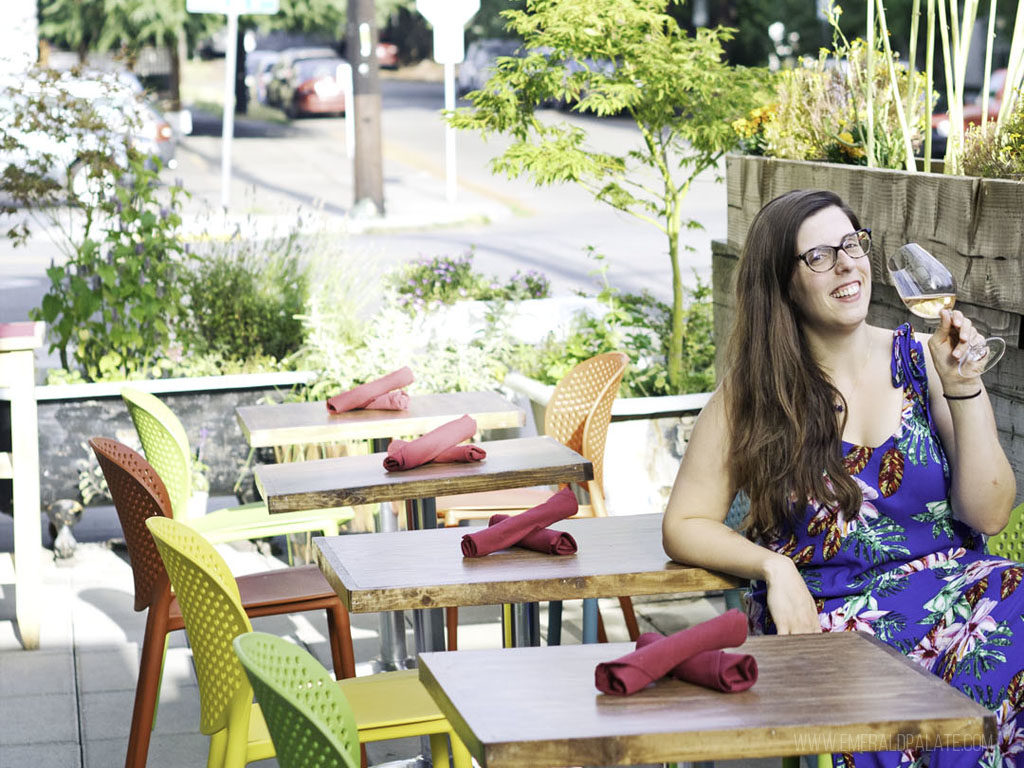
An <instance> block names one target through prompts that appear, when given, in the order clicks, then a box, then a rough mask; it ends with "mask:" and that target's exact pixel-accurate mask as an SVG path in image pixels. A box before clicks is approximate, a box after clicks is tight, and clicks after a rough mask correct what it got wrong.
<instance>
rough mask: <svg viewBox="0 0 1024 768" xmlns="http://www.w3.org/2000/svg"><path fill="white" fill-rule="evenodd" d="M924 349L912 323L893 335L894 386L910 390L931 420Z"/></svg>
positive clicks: (892, 370) (903, 326)
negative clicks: (915, 335) (916, 336)
mask: <svg viewBox="0 0 1024 768" xmlns="http://www.w3.org/2000/svg"><path fill="white" fill-rule="evenodd" d="M924 354H925V353H924V347H922V346H921V342H919V341H918V340H917V339H916V338H915V337H914V330H913V328H911V327H910V323H904V324H903V325H901V326H900V327H899V328H897V329H896V330H895V331H893V335H892V362H891V364H890V370H891V373H892V385H893V386H894V387H900V388H902V389H903V390H904V391H906V390H908V389H909V390H910V391H911V392H912V393H913V395H914V399H915V400H916V401H917V402H918V403H919V404H920V405H921V406H922V407H923V408H924V411H925V413H927V414H928V417H929V421H930V420H931V409H930V408H929V406H928V369H927V367H926V363H925V357H924Z"/></svg>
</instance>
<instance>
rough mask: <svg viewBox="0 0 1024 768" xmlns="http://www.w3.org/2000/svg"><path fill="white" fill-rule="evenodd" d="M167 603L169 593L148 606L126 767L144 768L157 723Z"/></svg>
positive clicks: (164, 646) (165, 641) (165, 634)
mask: <svg viewBox="0 0 1024 768" xmlns="http://www.w3.org/2000/svg"><path fill="white" fill-rule="evenodd" d="M170 600H171V594H170V591H169V590H168V591H167V593H166V598H161V599H158V600H157V601H156V602H155V603H154V604H153V605H151V606H150V607H149V612H148V613H147V614H146V630H145V635H144V636H143V640H142V654H141V659H140V662H139V678H138V681H137V682H136V684H135V704H134V705H133V707H132V724H131V731H130V732H129V735H128V754H127V755H126V756H125V761H124V765H125V768H145V765H146V758H147V756H148V754H149V739H150V732H151V731H152V730H153V726H154V724H155V722H156V705H157V699H158V697H159V695H160V680H161V677H162V674H163V665H164V651H165V649H166V648H167V606H168V605H169V603H170Z"/></svg>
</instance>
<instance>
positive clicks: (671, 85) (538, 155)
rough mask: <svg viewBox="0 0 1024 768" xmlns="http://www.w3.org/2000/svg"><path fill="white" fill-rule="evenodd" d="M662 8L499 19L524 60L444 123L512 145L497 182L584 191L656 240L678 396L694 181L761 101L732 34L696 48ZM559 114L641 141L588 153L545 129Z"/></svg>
mask: <svg viewBox="0 0 1024 768" xmlns="http://www.w3.org/2000/svg"><path fill="white" fill-rule="evenodd" d="M665 8H666V2H665V0H526V3H525V10H508V11H505V12H504V13H503V15H504V17H505V18H506V19H507V20H508V28H509V29H510V30H511V31H512V32H514V33H516V34H517V35H519V36H521V37H522V39H523V41H524V48H525V50H527V51H529V53H528V54H527V55H526V56H524V57H521V58H519V57H504V58H499V59H498V62H497V65H496V69H495V71H494V74H493V75H492V76H491V78H490V80H489V81H488V82H487V84H486V86H485V87H484V88H483V89H482V90H480V91H475V92H473V93H471V94H469V99H470V101H472V103H473V106H472V108H468V109H460V110H457V111H455V112H454V113H453V114H450V115H449V117H448V119H449V122H450V124H452V125H454V126H455V127H456V128H460V129H465V130H474V131H479V132H480V133H482V134H484V135H490V134H495V133H498V134H504V135H507V136H508V137H510V138H511V143H510V145H509V146H508V148H507V149H506V150H505V151H504V153H503V154H502V155H500V156H499V157H497V158H496V159H495V160H494V161H493V164H492V167H493V169H494V171H495V172H498V173H504V174H506V175H508V176H510V177H518V176H520V175H523V174H526V175H528V176H529V177H531V178H532V180H533V181H534V182H535V183H537V184H554V183H561V182H567V181H571V182H575V183H578V184H580V185H581V186H583V187H584V188H586V189H587V190H588V191H590V192H591V193H592V194H593V195H594V197H595V199H596V200H598V201H600V202H603V203H607V204H608V205H611V206H612V207H614V208H617V209H619V210H622V211H625V212H627V213H630V214H632V215H634V216H636V217H638V218H639V219H641V220H643V221H646V222H648V223H650V224H651V225H652V226H655V227H657V228H658V229H659V230H661V232H662V233H663V234H664V235H665V238H666V243H667V250H668V256H669V262H670V266H671V271H672V288H673V299H672V314H671V319H672V323H671V330H670V333H669V337H668V338H669V340H668V347H669V353H668V382H669V387H670V389H671V390H674V391H681V390H682V388H683V387H684V386H685V383H684V378H685V377H684V371H683V361H682V355H683V343H684V342H683V339H684V334H685V291H684V286H683V279H682V274H681V271H680V265H679V248H680V245H679V234H680V232H681V230H682V229H683V228H691V229H692V228H698V227H699V226H700V224H699V223H698V222H696V221H695V220H691V219H688V218H687V217H686V216H685V213H684V208H683V201H684V199H685V197H686V194H687V192H688V191H689V189H690V186H691V184H692V183H693V181H694V179H696V178H697V176H699V175H700V174H702V173H704V172H706V171H708V170H709V169H712V168H714V167H715V166H716V164H717V163H718V161H719V159H720V158H721V156H722V154H723V153H724V152H726V151H728V150H730V149H732V148H734V147H735V146H736V145H737V143H738V140H739V139H738V137H737V135H736V133H735V132H734V131H733V130H732V128H731V127H730V124H731V123H732V122H733V121H734V120H736V119H738V118H740V117H742V116H743V115H745V114H747V113H748V112H749V110H750V109H752V108H753V107H754V106H755V105H756V104H757V103H758V102H759V101H764V99H762V98H760V93H761V85H760V82H759V77H758V75H759V73H758V72H756V71H754V70H747V69H743V68H736V67H731V66H729V65H728V64H727V63H726V62H725V61H724V60H723V43H725V42H726V41H728V40H730V39H731V38H732V35H733V30H730V29H726V28H717V29H698V30H697V31H696V32H695V33H694V35H693V36H690V35H689V34H688V33H687V32H686V31H685V30H684V29H682V28H681V27H680V26H679V24H678V23H677V22H676V21H675V19H674V18H673V17H672V16H671V15H669V14H667V13H666V12H665ZM553 102H554V103H565V104H568V105H570V106H571V108H572V109H573V110H574V111H576V112H580V113H590V114H595V115H611V114H622V115H625V116H627V117H628V118H630V119H632V120H633V121H634V123H635V124H636V126H637V128H638V129H639V132H640V138H641V141H640V143H639V145H638V146H632V147H624V148H623V150H622V152H621V153H620V154H609V153H607V152H600V151H596V150H594V149H591V148H589V147H588V146H587V134H586V131H585V130H584V129H583V128H580V127H579V126H577V125H572V124H569V123H567V122H564V121H561V122H559V121H549V120H543V121H542V120H540V119H538V117H537V115H536V114H535V113H536V110H537V108H538V107H540V106H542V105H544V104H549V103H553Z"/></svg>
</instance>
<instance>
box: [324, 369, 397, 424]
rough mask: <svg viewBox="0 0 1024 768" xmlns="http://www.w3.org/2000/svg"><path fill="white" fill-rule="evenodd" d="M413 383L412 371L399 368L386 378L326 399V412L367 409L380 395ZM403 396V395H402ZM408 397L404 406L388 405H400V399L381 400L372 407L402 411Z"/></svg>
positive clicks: (382, 377) (383, 377)
mask: <svg viewBox="0 0 1024 768" xmlns="http://www.w3.org/2000/svg"><path fill="white" fill-rule="evenodd" d="M412 382H413V375H412V371H411V370H410V369H409V368H408V367H404V368H399V369H398V370H397V371H392V372H391V373H389V374H388V375H387V376H381V377H380V378H379V379H375V380H374V381H368V382H366V383H365V384H360V385H359V386H358V387H353V388H352V389H350V390H348V391H347V392H342V393H341V394H339V395H335V396H334V397H329V398H327V410H328V411H330V412H331V413H343V412H344V411H352V410H355V409H357V408H369V407H371V406H370V405H369V404H370V403H371V402H373V401H374V400H375V399H376V398H380V397H381V396H382V395H386V394H388V393H389V392H393V391H394V390H396V389H401V388H402V387H407V386H409V385H410V384H412ZM402 394H403V395H405V393H404V392H403V393H402ZM408 397H409V396H408V395H405V400H404V403H405V404H404V405H398V406H397V407H396V406H395V405H391V404H390V403H394V402H397V403H399V404H401V403H402V402H403V400H402V399H400V398H399V399H398V400H397V401H396V400H395V399H391V400H381V402H380V403H379V404H376V405H374V406H372V407H374V408H378V409H382V410H383V409H387V410H404V409H405V408H408V407H409V400H408Z"/></svg>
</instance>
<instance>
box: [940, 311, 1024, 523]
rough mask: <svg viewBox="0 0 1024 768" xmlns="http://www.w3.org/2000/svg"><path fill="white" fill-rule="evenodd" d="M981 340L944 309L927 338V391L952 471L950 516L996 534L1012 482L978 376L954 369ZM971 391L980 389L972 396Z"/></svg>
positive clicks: (956, 313) (957, 313)
mask: <svg viewBox="0 0 1024 768" xmlns="http://www.w3.org/2000/svg"><path fill="white" fill-rule="evenodd" d="M980 340H981V334H979V333H978V331H977V330H975V328H974V326H973V324H972V323H971V321H970V320H968V319H967V318H966V317H964V315H963V313H962V312H960V311H959V310H953V311H952V312H950V311H948V310H943V312H942V317H941V321H940V325H939V328H938V329H937V330H936V331H935V333H933V334H932V335H931V337H930V338H929V339H928V351H929V353H930V354H929V357H930V358H931V359H930V360H929V365H928V366H927V369H928V391H929V392H930V397H929V400H930V402H931V411H932V418H933V420H934V421H935V426H936V429H937V430H938V432H939V437H940V438H941V440H942V445H943V447H944V448H945V449H946V456H947V457H948V459H949V465H950V470H951V472H952V487H951V489H950V501H951V503H952V505H953V514H954V516H955V517H956V518H957V519H958V520H961V521H963V522H964V523H966V524H967V525H969V526H971V528H973V529H974V530H976V531H980V532H981V533H984V534H986V535H989V536H991V535H993V534H996V533H999V531H1001V530H1002V529H1003V528H1004V527H1005V526H1006V523H1007V521H1008V520H1009V516H1010V508H1011V507H1012V506H1013V501H1014V498H1015V496H1016V493H1017V483H1016V479H1015V478H1014V475H1013V469H1012V468H1011V467H1010V462H1009V461H1007V459H1006V454H1005V453H1004V452H1003V448H1002V446H1001V445H1000V444H999V438H998V435H997V431H996V420H995V415H994V414H993V413H992V404H991V403H990V402H989V399H988V392H986V391H985V386H984V384H982V381H981V376H971V377H964V376H961V375H960V373H959V372H958V370H957V367H958V366H959V364H960V359H961V358H962V356H963V355H966V354H967V347H968V345H969V344H970V343H971V342H977V341H980ZM975 393H979V394H978V395H977V396H976V397H973V396H972V395H974V394H975Z"/></svg>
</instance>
